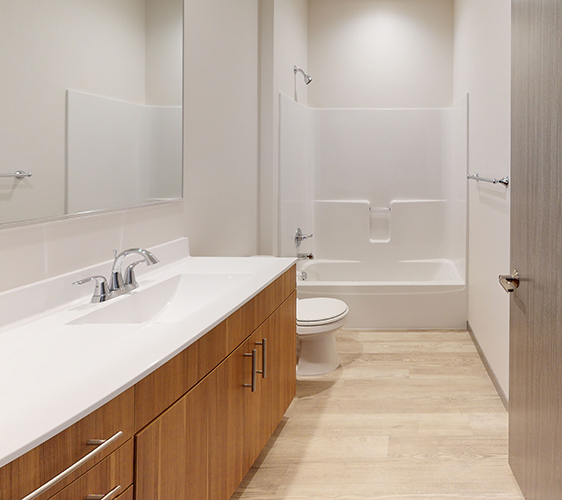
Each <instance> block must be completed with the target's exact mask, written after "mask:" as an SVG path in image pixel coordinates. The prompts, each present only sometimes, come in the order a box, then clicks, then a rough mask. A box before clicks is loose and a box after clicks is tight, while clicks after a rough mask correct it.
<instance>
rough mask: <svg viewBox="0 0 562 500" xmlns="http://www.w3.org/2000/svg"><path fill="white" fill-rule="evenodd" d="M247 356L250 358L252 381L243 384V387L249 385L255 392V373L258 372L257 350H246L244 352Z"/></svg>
mask: <svg viewBox="0 0 562 500" xmlns="http://www.w3.org/2000/svg"><path fill="white" fill-rule="evenodd" d="M244 356H245V357H247V358H252V383H251V384H244V387H250V388H251V389H252V392H256V373H257V372H258V351H257V349H252V352H247V353H245V354H244Z"/></svg>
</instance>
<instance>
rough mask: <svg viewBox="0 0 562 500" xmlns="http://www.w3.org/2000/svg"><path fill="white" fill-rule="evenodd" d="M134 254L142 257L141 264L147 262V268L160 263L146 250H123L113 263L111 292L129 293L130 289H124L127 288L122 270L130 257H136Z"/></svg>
mask: <svg viewBox="0 0 562 500" xmlns="http://www.w3.org/2000/svg"><path fill="white" fill-rule="evenodd" d="M116 253H117V252H116ZM134 254H137V255H140V256H141V257H142V258H143V259H144V260H143V261H141V262H145V263H146V265H147V266H152V265H153V264H157V263H158V262H160V261H159V260H158V259H157V258H156V256H155V255H154V254H153V253H152V252H150V251H148V250H145V249H144V248H128V249H127V250H123V251H122V252H121V253H120V254H118V255H116V256H115V260H114V261H113V268H112V270H111V281H110V285H109V289H110V290H111V291H116V290H122V292H127V291H129V288H127V289H126V290H125V289H124V288H125V287H126V286H125V285H124V283H123V274H122V272H121V268H122V267H123V261H124V260H125V259H126V258H127V257H128V256H129V255H134ZM131 289H132V288H131Z"/></svg>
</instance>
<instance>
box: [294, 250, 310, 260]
mask: <svg viewBox="0 0 562 500" xmlns="http://www.w3.org/2000/svg"><path fill="white" fill-rule="evenodd" d="M297 259H299V260H312V259H314V255H312V253H311V252H308V253H298V254H297Z"/></svg>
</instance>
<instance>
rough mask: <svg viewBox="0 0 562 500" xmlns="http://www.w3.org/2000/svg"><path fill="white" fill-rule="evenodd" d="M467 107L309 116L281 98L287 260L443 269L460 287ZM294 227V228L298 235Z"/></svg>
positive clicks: (322, 112) (282, 196)
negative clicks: (430, 264) (453, 270)
mask: <svg viewBox="0 0 562 500" xmlns="http://www.w3.org/2000/svg"><path fill="white" fill-rule="evenodd" d="M467 103H468V101H467V98H465V99H463V100H462V101H461V102H459V103H458V104H457V105H456V106H455V107H454V108H450V109H427V110H425V109H411V110H406V109H396V110H392V109H364V110H359V109H349V110H347V109H330V110H326V109H307V108H304V107H301V106H299V105H298V104H296V103H294V102H293V101H292V100H291V99H289V98H286V97H284V96H282V97H281V136H280V140H281V142H280V186H281V190H280V199H281V207H280V213H281V221H280V222H281V224H280V230H281V234H280V239H281V241H282V245H281V249H280V250H281V255H286V256H289V255H294V254H295V253H296V249H295V248H294V245H293V244H292V234H293V232H294V229H295V228H296V227H302V229H303V230H304V231H306V232H314V233H315V236H314V238H313V239H312V240H310V241H306V242H305V243H304V244H303V246H302V247H301V249H299V250H304V251H312V250H313V251H314V252H315V256H316V258H318V259H334V260H353V261H362V262H373V261H377V262H379V263H381V265H385V263H389V262H395V261H400V260H402V261H403V260H432V259H446V260H450V261H452V262H454V263H455V265H456V267H457V270H458V271H459V274H460V275H461V276H462V278H463V281H464V277H465V275H466V273H465V267H466V266H465V262H466V259H465V256H466V183H467V180H466V173H467V172H466V162H467V117H468V113H467ZM293 226H294V227H293Z"/></svg>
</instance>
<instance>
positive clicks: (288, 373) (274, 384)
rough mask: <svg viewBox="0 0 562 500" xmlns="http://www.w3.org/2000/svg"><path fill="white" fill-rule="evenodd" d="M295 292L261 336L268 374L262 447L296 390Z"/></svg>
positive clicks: (262, 403)
mask: <svg viewBox="0 0 562 500" xmlns="http://www.w3.org/2000/svg"><path fill="white" fill-rule="evenodd" d="M296 305H297V302H296V292H293V293H292V294H291V296H290V297H289V298H288V299H287V300H285V302H283V304H282V305H281V306H280V307H279V309H277V311H275V313H274V314H273V315H271V317H270V318H269V319H268V321H267V322H266V323H265V324H264V325H262V327H261V328H260V330H262V331H261V332H260V335H261V336H262V337H263V338H267V377H266V378H264V379H262V395H261V411H260V413H261V415H262V427H263V433H264V435H262V440H263V443H262V448H263V446H265V444H266V443H267V441H268V440H269V438H270V436H271V435H272V434H273V432H274V431H275V429H276V427H277V426H278V425H279V422H280V421H281V419H282V418H283V415H284V414H285V412H286V411H287V408H288V407H289V405H290V404H291V401H292V400H293V398H294V397H295V392H296V359H297V354H296V342H297V332H296V324H297V320H296Z"/></svg>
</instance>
